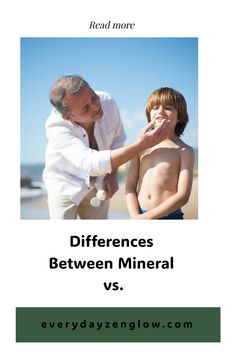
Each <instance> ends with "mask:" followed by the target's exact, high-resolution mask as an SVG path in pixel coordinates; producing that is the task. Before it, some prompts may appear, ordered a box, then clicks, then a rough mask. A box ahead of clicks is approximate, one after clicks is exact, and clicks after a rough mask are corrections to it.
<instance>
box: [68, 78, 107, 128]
mask: <svg viewBox="0 0 236 354" xmlns="http://www.w3.org/2000/svg"><path fill="white" fill-rule="evenodd" d="M64 102H65V103H66V105H67V107H68V110H69V111H70V114H68V115H65V116H64V119H67V120H69V121H71V122H74V123H79V124H81V125H82V126H83V125H90V124H91V123H94V122H96V121H97V120H99V119H100V118H102V116H103V111H102V107H101V102H100V99H99V97H98V96H97V95H96V93H95V92H94V91H93V90H92V89H91V88H90V87H89V86H87V85H83V86H82V87H81V89H80V91H79V93H76V94H72V95H66V96H65V98H64Z"/></svg>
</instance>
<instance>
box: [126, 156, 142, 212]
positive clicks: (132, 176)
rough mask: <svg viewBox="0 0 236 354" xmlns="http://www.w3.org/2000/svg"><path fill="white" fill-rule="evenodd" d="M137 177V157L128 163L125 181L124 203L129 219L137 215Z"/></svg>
mask: <svg viewBox="0 0 236 354" xmlns="http://www.w3.org/2000/svg"><path fill="white" fill-rule="evenodd" d="M138 176H139V157H138V156H137V157H135V158H134V159H133V160H131V161H130V166H129V171H128V176H127V179H126V202H127V207H128V211H129V214H130V216H131V218H133V217H135V216H136V214H139V204H138V199H137V185H138Z"/></svg>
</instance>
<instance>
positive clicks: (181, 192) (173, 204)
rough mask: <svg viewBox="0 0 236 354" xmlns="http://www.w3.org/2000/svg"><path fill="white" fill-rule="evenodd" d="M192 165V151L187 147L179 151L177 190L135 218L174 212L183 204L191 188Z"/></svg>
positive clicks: (152, 216) (152, 217)
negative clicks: (179, 165)
mask: <svg viewBox="0 0 236 354" xmlns="http://www.w3.org/2000/svg"><path fill="white" fill-rule="evenodd" d="M193 166H194V151H193V149H192V148H190V147H188V148H186V149H184V150H183V151H182V152H181V167H180V174H179V180H178V187H177V192H176V193H175V194H174V195H172V196H171V197H170V198H168V199H166V200H165V201H164V202H163V203H162V204H160V205H158V206H157V207H156V208H153V209H151V210H149V211H148V212H146V213H144V214H139V215H137V214H136V215H135V217H134V218H135V219H157V218H162V217H163V216H166V215H167V214H169V213H172V212H174V211H175V210H176V209H178V208H181V207H182V206H183V205H185V204H186V203H187V202H188V200H189V196H190V193H191V189H192V181H193Z"/></svg>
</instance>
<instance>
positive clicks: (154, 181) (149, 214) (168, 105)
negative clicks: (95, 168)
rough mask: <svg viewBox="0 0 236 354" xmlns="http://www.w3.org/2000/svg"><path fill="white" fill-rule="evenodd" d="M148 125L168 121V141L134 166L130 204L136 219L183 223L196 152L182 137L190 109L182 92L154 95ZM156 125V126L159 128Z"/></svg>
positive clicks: (128, 191)
mask: <svg viewBox="0 0 236 354" xmlns="http://www.w3.org/2000/svg"><path fill="white" fill-rule="evenodd" d="M146 116H147V119H148V121H149V122H150V121H152V122H153V123H155V125H159V124H161V122H163V120H167V121H168V122H169V124H170V130H169V135H168V137H167V138H166V139H165V140H164V141H162V142H161V143H159V144H157V145H155V146H153V147H152V148H149V149H146V150H144V151H143V152H141V153H140V154H139V155H138V156H137V157H136V158H134V159H133V160H132V161H131V163H130V168H129V173H128V177H127V183H126V200H127V206H128V210H129V213H130V216H131V218H133V219H183V213H182V211H181V207H182V206H183V205H184V204H186V203H187V202H188V199H189V196H190V192H191V188H192V179H193V165H194V151H193V149H192V148H191V147H190V146H188V145H186V144H185V143H184V142H183V141H182V140H181V139H180V138H179V137H180V136H181V134H182V133H183V131H184V129H185V127H186V125H187V123H188V113H187V105H186V101H185V99H184V97H183V96H182V94H181V93H179V92H178V91H176V90H174V89H172V88H168V87H164V88H160V89H158V90H156V91H154V92H153V93H152V94H151V96H150V97H149V99H148V102H147V106H146ZM155 125H154V126H155Z"/></svg>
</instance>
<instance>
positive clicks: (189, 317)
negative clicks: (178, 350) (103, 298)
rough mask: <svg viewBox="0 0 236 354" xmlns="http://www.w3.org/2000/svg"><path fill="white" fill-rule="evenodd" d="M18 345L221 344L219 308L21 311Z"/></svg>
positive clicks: (18, 315) (23, 308)
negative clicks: (24, 343) (54, 343)
mask: <svg viewBox="0 0 236 354" xmlns="http://www.w3.org/2000/svg"><path fill="white" fill-rule="evenodd" d="M16 341H17V342H220V308H219V307H18V308H16Z"/></svg>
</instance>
